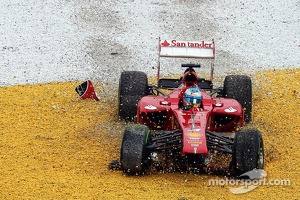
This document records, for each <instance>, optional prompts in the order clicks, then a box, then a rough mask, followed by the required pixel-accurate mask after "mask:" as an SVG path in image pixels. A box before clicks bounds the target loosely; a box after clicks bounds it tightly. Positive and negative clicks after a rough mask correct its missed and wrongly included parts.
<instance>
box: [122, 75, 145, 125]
mask: <svg viewBox="0 0 300 200" xmlns="http://www.w3.org/2000/svg"><path fill="white" fill-rule="evenodd" d="M147 90H148V78H147V75H146V74H145V73H144V72H140V71H124V72H122V73H121V77H120V80H119V91H118V115H119V117H120V118H121V119H124V120H127V121H133V120H134V117H135V116H136V114H137V113H136V112H137V104H138V101H139V100H140V99H141V98H142V97H143V96H146V95H147Z"/></svg>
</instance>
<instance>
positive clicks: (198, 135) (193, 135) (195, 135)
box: [188, 132, 202, 138]
mask: <svg viewBox="0 0 300 200" xmlns="http://www.w3.org/2000/svg"><path fill="white" fill-rule="evenodd" d="M188 136H189V137H193V138H195V137H200V136H202V134H201V133H196V132H192V133H189V134H188Z"/></svg>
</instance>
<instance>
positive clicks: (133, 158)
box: [121, 124, 151, 175]
mask: <svg viewBox="0 0 300 200" xmlns="http://www.w3.org/2000/svg"><path fill="white" fill-rule="evenodd" d="M149 134H150V130H149V128H148V127H147V126H145V125H142V124H130V125H128V126H127V127H126V128H125V131H124V135H123V140H122V147H121V169H122V170H123V171H124V172H125V173H127V174H130V175H140V174H143V173H144V172H145V171H146V169H148V167H149V166H150V163H151V162H150V161H151V159H150V151H149V149H147V148H146V144H147V142H148V139H149Z"/></svg>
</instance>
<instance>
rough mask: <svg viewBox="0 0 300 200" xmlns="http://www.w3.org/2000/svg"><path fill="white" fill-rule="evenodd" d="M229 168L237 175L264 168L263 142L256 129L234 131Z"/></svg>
mask: <svg viewBox="0 0 300 200" xmlns="http://www.w3.org/2000/svg"><path fill="white" fill-rule="evenodd" d="M231 168H232V169H233V170H234V172H235V173H236V174H237V175H241V174H243V173H245V172H248V171H251V170H253V169H263V168H264V143H263V139H262V135H261V133H260V132H259V131H258V130H256V129H242V130H239V131H238V132H237V133H236V135H235V138H234V144H233V154H232V161H231Z"/></svg>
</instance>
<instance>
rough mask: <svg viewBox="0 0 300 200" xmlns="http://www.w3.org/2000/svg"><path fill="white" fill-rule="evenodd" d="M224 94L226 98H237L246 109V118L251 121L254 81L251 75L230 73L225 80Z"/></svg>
mask: <svg viewBox="0 0 300 200" xmlns="http://www.w3.org/2000/svg"><path fill="white" fill-rule="evenodd" d="M223 90H224V95H225V97H226V98H233V99H235V100H237V101H238V102H239V103H240V104H241V106H242V107H243V109H244V120H245V122H246V123H248V122H250V121H251V112H252V83H251V79H250V77H249V76H245V75H229V76H226V77H225V81H224V89H223Z"/></svg>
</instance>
